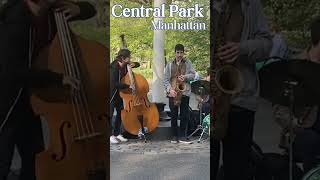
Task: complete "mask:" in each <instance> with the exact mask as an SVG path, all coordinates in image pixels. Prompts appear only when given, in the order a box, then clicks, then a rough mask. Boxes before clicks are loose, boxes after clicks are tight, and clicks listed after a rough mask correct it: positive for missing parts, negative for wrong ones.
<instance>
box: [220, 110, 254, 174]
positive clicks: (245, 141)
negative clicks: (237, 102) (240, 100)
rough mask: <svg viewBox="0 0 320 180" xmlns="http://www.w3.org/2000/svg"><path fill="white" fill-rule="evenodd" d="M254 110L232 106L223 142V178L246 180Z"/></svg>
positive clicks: (248, 168)
mask: <svg viewBox="0 0 320 180" xmlns="http://www.w3.org/2000/svg"><path fill="white" fill-rule="evenodd" d="M254 115H255V112H253V111H249V110H246V109H243V108H240V107H232V108H231V111H230V113H229V125H228V130H227V134H226V137H225V138H224V139H223V140H222V144H223V167H224V180H248V179H251V177H250V172H249V171H250V164H249V163H250V154H251V144H252V136H253V125H254Z"/></svg>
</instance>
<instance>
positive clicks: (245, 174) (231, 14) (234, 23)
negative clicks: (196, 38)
mask: <svg viewBox="0 0 320 180" xmlns="http://www.w3.org/2000/svg"><path fill="white" fill-rule="evenodd" d="M221 3H226V6H227V8H226V12H225V17H226V18H225V20H226V21H225V23H224V24H225V26H224V27H225V28H224V29H225V31H224V34H225V37H224V38H225V41H226V44H225V45H224V46H222V47H220V48H219V49H218V53H217V55H218V57H219V58H220V59H221V60H223V61H226V62H230V61H234V65H235V67H236V68H238V69H239V70H240V72H241V74H242V76H243V79H244V88H243V89H242V91H241V92H240V93H239V94H237V95H235V96H233V97H232V99H231V108H230V111H229V119H228V120H229V121H228V122H229V124H228V129H227V131H226V136H225V137H224V139H223V140H222V144H223V167H224V175H225V177H224V179H225V180H235V179H237V180H248V179H251V178H252V176H251V175H250V172H249V159H250V152H251V142H252V136H253V127H254V117H255V112H256V110H257V97H258V89H259V86H258V78H257V70H256V67H255V63H256V60H257V59H258V58H262V57H267V56H268V55H269V52H270V50H271V46H272V41H271V35H270V32H269V30H268V28H267V23H266V20H265V17H264V14H263V9H262V5H261V2H260V0H222V2H220V1H214V3H213V8H214V9H216V10H218V11H219V9H220V8H219V7H220V6H219V5H221ZM217 159H218V158H217Z"/></svg>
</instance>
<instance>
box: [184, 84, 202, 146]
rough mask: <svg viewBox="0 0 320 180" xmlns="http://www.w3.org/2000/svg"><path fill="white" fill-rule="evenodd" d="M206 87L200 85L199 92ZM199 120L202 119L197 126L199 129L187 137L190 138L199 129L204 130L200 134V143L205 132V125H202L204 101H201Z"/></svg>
mask: <svg viewBox="0 0 320 180" xmlns="http://www.w3.org/2000/svg"><path fill="white" fill-rule="evenodd" d="M203 89H204V88H203V87H200V88H199V93H200V94H201V93H202V90H203ZM199 112H200V113H199V114H200V115H199V116H200V117H199V121H200V123H199V125H198V126H197V129H196V130H194V131H193V132H192V133H191V134H190V135H189V136H188V137H187V139H189V138H190V137H191V136H192V135H194V134H195V133H196V132H198V131H199V130H202V132H201V135H200V138H199V139H198V143H200V141H201V138H202V136H203V134H204V132H205V128H203V126H202V101H199Z"/></svg>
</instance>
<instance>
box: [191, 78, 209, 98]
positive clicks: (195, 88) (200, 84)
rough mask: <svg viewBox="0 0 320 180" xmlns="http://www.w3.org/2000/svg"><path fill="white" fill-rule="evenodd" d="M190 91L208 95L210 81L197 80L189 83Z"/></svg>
mask: <svg viewBox="0 0 320 180" xmlns="http://www.w3.org/2000/svg"><path fill="white" fill-rule="evenodd" d="M191 92H193V93H194V94H196V95H201V96H202V95H208V94H209V92H210V82H209V81H205V80H198V81H194V82H192V83H191Z"/></svg>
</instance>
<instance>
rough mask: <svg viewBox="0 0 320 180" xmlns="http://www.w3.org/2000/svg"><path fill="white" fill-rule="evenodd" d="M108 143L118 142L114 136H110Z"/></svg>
mask: <svg viewBox="0 0 320 180" xmlns="http://www.w3.org/2000/svg"><path fill="white" fill-rule="evenodd" d="M110 143H111V144H118V143H119V141H118V140H117V138H116V137H115V136H110Z"/></svg>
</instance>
